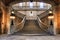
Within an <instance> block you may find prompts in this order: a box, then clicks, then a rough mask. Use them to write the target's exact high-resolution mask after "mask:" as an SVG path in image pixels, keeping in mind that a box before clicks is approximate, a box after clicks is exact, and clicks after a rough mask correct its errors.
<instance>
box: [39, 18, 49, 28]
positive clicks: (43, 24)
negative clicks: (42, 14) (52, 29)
mask: <svg viewBox="0 0 60 40" xmlns="http://www.w3.org/2000/svg"><path fill="white" fill-rule="evenodd" d="M38 19H39V21H40V23H42V24H43V25H45V26H47V25H46V24H45V23H43V22H42V21H41V20H40V18H39V17H38ZM47 27H48V26H47Z"/></svg>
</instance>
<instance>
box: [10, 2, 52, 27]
mask: <svg viewBox="0 0 60 40" xmlns="http://www.w3.org/2000/svg"><path fill="white" fill-rule="evenodd" d="M20 3H24V2H20ZM28 3H29V2H27V3H25V4H26V5H27V6H24V4H23V6H22V4H20V5H19V6H18V8H17V7H16V6H15V5H14V6H15V8H16V9H17V11H19V7H20V6H21V10H20V11H21V13H23V14H24V13H25V12H26V11H31V12H30V13H31V15H32V13H33V11H37V9H38V8H39V5H38V4H39V3H38V2H32V3H36V4H37V5H38V7H37V5H35V4H34V6H35V7H36V8H37V9H34V10H33V8H34V6H33V8H32V7H31V9H30V7H29V4H28ZM46 4H48V3H46ZM46 4H45V5H46ZM16 5H18V3H17V4H16ZM10 6H11V7H12V9H15V8H14V6H12V5H10ZM40 6H41V5H40ZM48 6H49V5H48ZM50 6H51V7H52V5H50ZM50 6H49V7H50ZM23 7H28V8H29V9H30V10H22V9H23ZM45 7H47V6H45ZM49 7H48V8H47V10H48V9H49ZM51 7H50V8H51ZM16 9H15V10H16ZM40 9H41V8H40ZM47 10H45V11H47ZM23 11H25V12H23ZM38 11H41V10H38ZM48 11H49V10H48ZM26 13H27V12H26ZM35 13H36V12H35ZM45 13H48V12H44V14H42V16H43V15H45ZM27 14H28V13H27ZM33 14H34V13H33ZM31 15H30V16H29V15H28V17H31V18H32V17H33V15H32V16H31ZM45 16H46V15H45ZM36 17H37V15H36ZM36 17H34V18H36ZM32 19H33V18H32ZM46 19H47V20H46ZM41 20H42V21H43V22H45V23H44V24H46V23H47V25H48V26H49V23H48V16H46V17H44V19H41ZM41 26H42V25H41ZM45 28H46V27H45Z"/></svg>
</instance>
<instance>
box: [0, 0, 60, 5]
mask: <svg viewBox="0 0 60 40" xmlns="http://www.w3.org/2000/svg"><path fill="white" fill-rule="evenodd" d="M0 1H2V2H3V3H4V4H5V5H9V4H10V3H12V2H25V1H30V0H8V1H7V0H0ZM33 1H38V2H41V1H42V2H46V3H54V4H60V0H33Z"/></svg>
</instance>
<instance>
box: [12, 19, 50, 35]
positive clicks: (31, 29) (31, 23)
mask: <svg viewBox="0 0 60 40" xmlns="http://www.w3.org/2000/svg"><path fill="white" fill-rule="evenodd" d="M13 35H50V34H48V33H47V32H45V31H43V30H42V29H41V28H40V27H39V25H38V22H37V20H26V22H25V25H24V27H23V29H22V30H20V31H18V32H15V33H14V34H13Z"/></svg>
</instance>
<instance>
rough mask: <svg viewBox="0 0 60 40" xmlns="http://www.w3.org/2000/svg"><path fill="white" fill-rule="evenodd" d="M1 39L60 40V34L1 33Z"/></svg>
mask: <svg viewBox="0 0 60 40" xmlns="http://www.w3.org/2000/svg"><path fill="white" fill-rule="evenodd" d="M0 40H60V35H57V36H20V35H1V36H0Z"/></svg>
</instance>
